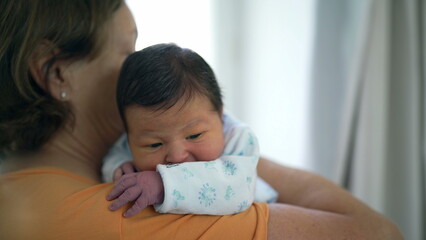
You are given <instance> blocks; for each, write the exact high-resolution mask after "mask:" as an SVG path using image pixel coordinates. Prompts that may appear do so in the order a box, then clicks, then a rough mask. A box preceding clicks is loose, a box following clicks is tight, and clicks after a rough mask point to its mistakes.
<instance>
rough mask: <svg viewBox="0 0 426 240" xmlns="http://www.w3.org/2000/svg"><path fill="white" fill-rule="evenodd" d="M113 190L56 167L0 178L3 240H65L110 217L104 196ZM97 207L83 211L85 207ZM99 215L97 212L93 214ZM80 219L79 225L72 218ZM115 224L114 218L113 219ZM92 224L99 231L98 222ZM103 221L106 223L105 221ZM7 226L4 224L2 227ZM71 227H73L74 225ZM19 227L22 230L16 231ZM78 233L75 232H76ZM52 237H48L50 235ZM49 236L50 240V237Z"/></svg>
mask: <svg viewBox="0 0 426 240" xmlns="http://www.w3.org/2000/svg"><path fill="white" fill-rule="evenodd" d="M110 188H111V187H110V186H109V185H108V184H96V183H95V182H93V181H91V180H89V179H86V178H84V177H80V176H78V175H75V174H73V173H71V172H67V171H65V170H62V169H58V168H53V167H39V168H29V169H23V170H19V171H14V172H9V173H6V174H3V175H1V176H0V212H1V213H2V214H1V216H0V222H1V223H2V224H0V236H2V235H3V237H5V238H3V237H0V238H1V239H10V238H17V239H38V238H44V236H46V238H45V239H53V238H55V237H53V236H55V235H56V234H58V235H57V236H56V238H60V239H63V238H62V237H60V236H59V235H61V234H64V235H66V234H68V233H70V232H72V231H73V228H77V229H83V227H84V226H85V225H87V224H89V222H87V223H85V221H86V220H88V219H90V218H93V217H90V214H92V215H93V216H98V217H101V216H100V214H102V213H104V214H108V213H109V211H107V201H106V200H105V195H106V193H107V192H108V191H109V189H110ZM89 201H91V204H93V205H97V206H98V207H94V208H93V209H91V210H90V209H87V211H86V212H82V214H81V213H78V212H79V211H84V210H83V209H84V204H85V203H87V202H89ZM102 205H103V206H102ZM94 211H96V212H94ZM76 215H81V217H79V218H77V219H78V221H73V220H72V219H73V218H70V217H71V216H76ZM110 219H111V220H110V221H113V219H114V218H110ZM97 221H98V222H101V221H99V220H95V219H92V222H91V223H90V225H91V226H93V228H95V229H96V227H95V226H96V222H97ZM102 221H104V220H102ZM3 223H4V224H3ZM71 223H72V224H71ZM16 226H19V229H18V228H17V227H16ZM74 230H75V229H74ZM47 234H49V235H47ZM47 236H49V237H47Z"/></svg>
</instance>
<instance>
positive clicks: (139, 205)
mask: <svg viewBox="0 0 426 240" xmlns="http://www.w3.org/2000/svg"><path fill="white" fill-rule="evenodd" d="M147 206H148V201H147V199H146V198H144V197H143V196H142V195H140V197H139V198H138V199H137V200H136V202H135V204H133V206H132V207H131V208H130V209H129V210H127V211H126V212H125V213H124V217H127V218H129V217H133V216H135V215H136V214H138V213H139V212H141V211H142V210H143V209H144V208H146V207H147Z"/></svg>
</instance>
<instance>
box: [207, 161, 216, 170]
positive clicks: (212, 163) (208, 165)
mask: <svg viewBox="0 0 426 240" xmlns="http://www.w3.org/2000/svg"><path fill="white" fill-rule="evenodd" d="M215 165H216V162H205V163H204V167H206V168H207V169H209V170H216V171H217V169H216V167H215Z"/></svg>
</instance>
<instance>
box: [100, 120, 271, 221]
mask: <svg viewBox="0 0 426 240" xmlns="http://www.w3.org/2000/svg"><path fill="white" fill-rule="evenodd" d="M223 131H224V136H225V148H224V152H223V154H222V156H221V157H220V158H219V159H216V160H213V161H199V162H185V163H181V164H168V165H161V164H160V165H157V171H158V172H159V173H160V174H161V177H162V179H163V183H164V202H163V203H162V204H158V205H154V208H155V209H156V211H157V212H160V213H176V214H186V213H192V214H208V215H226V214H234V213H238V212H241V211H244V210H245V209H247V208H248V207H249V206H250V205H251V204H252V203H253V199H254V200H255V201H262V202H275V201H276V199H277V197H278V194H277V192H276V191H275V190H274V189H273V188H272V187H271V186H269V184H267V183H266V182H265V181H263V180H262V179H260V178H257V176H256V167H257V162H258V160H259V146H258V142H257V138H256V136H255V135H254V134H253V132H252V131H251V129H250V128H249V127H248V126H247V125H246V124H243V123H241V122H239V121H238V120H236V119H235V118H234V117H232V116H231V115H229V114H224V116H223ZM130 159H132V157H131V155H130V150H129V147H128V143H127V136H126V135H124V136H122V137H121V138H120V139H119V140H118V141H117V143H116V144H115V145H114V146H113V147H112V148H111V150H110V152H109V153H108V155H107V156H106V157H105V158H104V164H103V167H102V173H103V177H104V180H105V181H108V182H110V181H112V175H113V172H114V170H115V169H116V168H118V167H119V166H120V165H121V164H122V163H123V162H125V161H129V160H130Z"/></svg>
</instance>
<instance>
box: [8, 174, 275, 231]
mask: <svg viewBox="0 0 426 240" xmlns="http://www.w3.org/2000/svg"><path fill="white" fill-rule="evenodd" d="M111 188H112V184H111V183H104V184H97V183H94V182H93V181H91V180H89V179H86V178H83V177H80V176H78V175H75V174H73V173H71V172H67V171H64V170H62V169H57V168H52V167H42V168H33V169H26V170H20V171H16V172H11V173H7V174H4V175H1V176H0V212H1V213H2V214H1V215H0V222H1V223H2V224H0V239H10V238H17V239H78V238H79V237H81V236H86V237H87V238H88V239H106V238H108V239H140V238H151V239H154V238H155V239H169V238H174V239H199V238H208V239H209V238H217V239H222V238H223V239H225V238H227V237H229V236H234V237H235V238H236V239H237V238H239V237H240V236H243V237H244V239H265V238H266V231H267V219H268V214H269V211H268V207H267V205H266V204H264V203H256V204H254V205H253V206H252V207H250V208H249V209H248V210H246V211H244V212H242V213H240V214H236V215H227V216H197V215H178V214H159V213H156V212H155V211H154V210H153V208H152V207H148V208H146V209H145V210H144V211H142V212H141V213H140V214H138V215H137V216H135V217H132V218H123V217H122V214H123V212H124V210H125V208H122V209H120V210H118V211H114V212H112V211H109V210H108V206H109V205H110V202H108V201H107V200H106V196H107V194H108V193H109V192H110V191H111ZM3 223H4V224H3ZM182 223H185V224H182ZM16 226H19V229H18V228H17V227H16ZM194 226H196V227H194ZM247 229H251V230H250V231H247Z"/></svg>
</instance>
